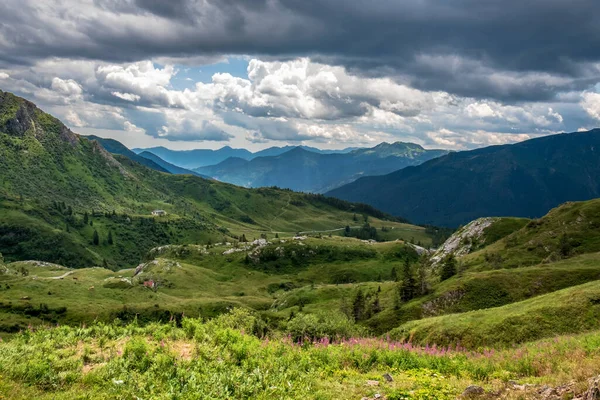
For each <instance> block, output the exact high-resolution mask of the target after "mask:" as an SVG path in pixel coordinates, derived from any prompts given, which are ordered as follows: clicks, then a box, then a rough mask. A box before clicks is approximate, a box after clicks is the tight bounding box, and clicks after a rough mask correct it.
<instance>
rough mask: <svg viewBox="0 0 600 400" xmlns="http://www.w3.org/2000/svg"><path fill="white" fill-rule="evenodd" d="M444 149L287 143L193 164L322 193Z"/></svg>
mask: <svg viewBox="0 0 600 400" xmlns="http://www.w3.org/2000/svg"><path fill="white" fill-rule="evenodd" d="M281 149H282V148H279V150H281ZM267 150H270V149H267ZM269 153H270V152H266V154H269ZM276 153H277V152H275V154H276ZM447 153H448V152H447V151H445V150H426V149H424V148H423V147H421V146H419V145H417V144H413V143H402V142H397V143H392V144H390V143H381V144H380V145H378V146H376V147H373V148H369V149H356V150H348V151H347V152H345V153H344V152H337V153H333V154H332V153H321V152H314V151H310V150H307V149H305V148H303V147H290V150H288V151H287V152H284V153H282V154H278V155H274V156H262V157H256V158H253V159H251V160H248V159H244V158H240V157H231V158H229V159H227V160H224V161H222V162H221V163H219V164H216V165H211V166H206V167H200V168H196V169H195V171H197V172H199V173H201V174H203V175H207V176H210V177H213V178H215V179H217V180H220V181H223V182H228V183H233V184H235V185H239V186H244V187H262V186H278V187H281V188H289V189H292V190H296V191H303V192H313V193H323V192H326V191H328V190H331V189H333V188H336V187H339V186H341V185H344V184H346V183H349V182H352V181H354V180H356V179H358V178H360V177H361V176H368V175H382V174H387V173H390V172H392V171H396V170H398V169H401V168H404V167H407V166H411V165H418V164H421V163H423V162H425V161H428V160H430V159H432V158H435V157H439V156H441V155H444V154H447ZM256 154H258V153H255V155H256ZM263 154H265V152H264V151H263Z"/></svg>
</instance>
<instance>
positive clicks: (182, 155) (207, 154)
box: [133, 146, 252, 169]
mask: <svg viewBox="0 0 600 400" xmlns="http://www.w3.org/2000/svg"><path fill="white" fill-rule="evenodd" d="M133 151H134V152H136V153H138V154H140V153H143V152H150V153H152V154H154V155H157V156H158V157H160V158H161V159H163V160H165V161H166V162H168V163H170V164H173V165H177V166H179V167H182V168H185V169H194V168H199V167H204V166H207V165H214V164H218V163H220V162H221V161H224V160H226V159H228V158H229V157H240V158H243V159H250V158H252V153H251V152H250V151H248V150H246V149H232V148H231V147H229V146H225V147H222V148H220V149H218V150H209V149H197V150H170V149H167V148H165V147H152V148H149V149H133Z"/></svg>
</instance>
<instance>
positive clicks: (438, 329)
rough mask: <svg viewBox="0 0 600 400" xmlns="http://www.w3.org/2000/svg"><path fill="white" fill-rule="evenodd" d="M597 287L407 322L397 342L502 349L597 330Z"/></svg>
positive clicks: (593, 284)
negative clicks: (517, 344) (405, 341)
mask: <svg viewBox="0 0 600 400" xmlns="http://www.w3.org/2000/svg"><path fill="white" fill-rule="evenodd" d="M599 304H600V282H598V281H595V282H590V283H586V284H583V285H578V286H575V287H572V288H568V289H563V290H559V291H556V292H553V293H549V294H546V295H542V296H537V297H534V298H532V299H529V300H525V301H521V302H516V303H512V304H508V305H505V306H502V307H497V308H492V309H489V310H479V311H470V312H465V313H459V314H450V315H444V316H440V317H433V318H426V319H422V320H418V321H411V322H408V323H406V324H404V325H402V326H400V327H399V328H397V329H395V330H393V331H391V332H390V334H391V336H392V337H393V338H396V339H403V340H411V341H413V342H415V343H423V344H425V343H436V344H438V345H456V344H458V343H460V345H461V346H465V347H468V348H478V347H482V346H494V347H503V346H509V345H513V344H515V343H524V342H529V341H534V340H537V339H540V338H545V337H553V336H556V335H561V334H570V333H578V332H585V331H590V330H594V329H598V328H600V307H599Z"/></svg>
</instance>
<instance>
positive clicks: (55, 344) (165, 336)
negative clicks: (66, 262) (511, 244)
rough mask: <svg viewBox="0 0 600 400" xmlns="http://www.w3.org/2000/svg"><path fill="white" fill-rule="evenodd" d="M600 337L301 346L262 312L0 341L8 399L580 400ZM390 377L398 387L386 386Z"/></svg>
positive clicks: (0, 376) (1, 386)
mask: <svg viewBox="0 0 600 400" xmlns="http://www.w3.org/2000/svg"><path fill="white" fill-rule="evenodd" d="M599 343H600V335H598V334H588V335H581V336H570V337H562V338H559V339H555V340H552V341H542V342H536V343H532V344H529V345H526V346H523V347H519V348H515V349H510V350H504V351H491V350H486V351H482V352H468V351H465V350H462V349H460V348H459V349H445V348H437V347H433V348H421V347H414V346H411V345H410V344H403V343H399V342H390V341H386V340H375V339H352V338H343V337H338V338H337V339H336V338H327V339H323V340H320V341H318V342H311V341H309V342H294V341H292V340H291V339H290V338H289V337H285V336H284V337H281V336H272V335H271V336H265V335H264V333H262V332H261V328H260V323H259V321H258V320H257V318H256V317H254V316H252V315H251V314H249V313H247V312H245V311H242V310H236V311H233V312H232V313H230V314H225V315H223V316H221V317H218V318H216V319H213V320H210V321H201V320H197V319H189V318H185V319H183V320H182V321H181V324H180V326H178V324H176V323H175V322H171V323H166V324H151V325H148V326H140V325H138V324H137V323H133V324H128V325H123V324H122V323H120V322H115V323H112V324H101V323H95V324H92V325H90V326H80V327H66V326H63V327H54V328H47V329H39V330H27V331H25V332H23V333H21V334H19V335H18V336H17V337H15V338H14V339H13V340H11V341H9V342H0V393H3V394H4V396H7V397H8V398H11V399H12V398H14V399H19V398H22V399H27V398H38V399H46V398H47V399H50V398H52V399H67V398H94V399H109V398H111V399H112V398H123V399H125V398H155V399H159V398H160V399H162V398H164V399H167V398H169V399H173V398H178V399H188V398H189V399H191V398H194V399H204V398H206V399H209V398H211V399H212V398H229V399H232V398H235V399H247V398H255V399H267V398H290V399H300V398H302V399H333V398H335V399H357V398H358V399H359V398H361V397H369V398H376V395H377V394H379V395H384V396H386V398H387V399H408V398H411V399H454V398H456V397H457V396H458V395H460V394H461V393H462V391H463V390H464V389H465V388H466V387H467V386H469V385H471V384H474V383H476V384H479V385H481V386H483V387H484V388H485V389H486V390H487V391H489V392H490V393H494V395H496V396H499V395H503V396H504V397H503V398H514V399H516V398H523V397H524V396H525V397H527V398H529V396H532V395H534V394H535V393H536V392H537V391H538V390H539V387H540V386H531V387H528V389H526V390H525V391H514V390H509V388H510V387H512V386H511V385H514V384H511V383H509V381H510V380H517V381H518V382H520V383H527V384H532V385H535V384H537V385H541V384H548V385H552V386H559V385H560V384H563V383H566V382H569V383H570V386H569V392H570V393H571V396H572V395H573V393H579V392H581V391H583V390H584V389H585V388H586V385H587V380H588V378H589V377H591V376H593V375H594V374H598V373H600V348H599V346H598V344H599ZM384 374H389V375H390V376H391V379H392V381H388V380H387V379H385V378H384V377H383V375H384Z"/></svg>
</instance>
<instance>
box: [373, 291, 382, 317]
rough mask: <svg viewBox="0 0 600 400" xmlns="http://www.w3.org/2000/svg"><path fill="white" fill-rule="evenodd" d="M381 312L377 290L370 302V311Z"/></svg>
mask: <svg viewBox="0 0 600 400" xmlns="http://www.w3.org/2000/svg"><path fill="white" fill-rule="evenodd" d="M379 312H381V305H380V304H379V292H377V293H375V300H373V303H372V304H371V313H372V314H377V313H379Z"/></svg>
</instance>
